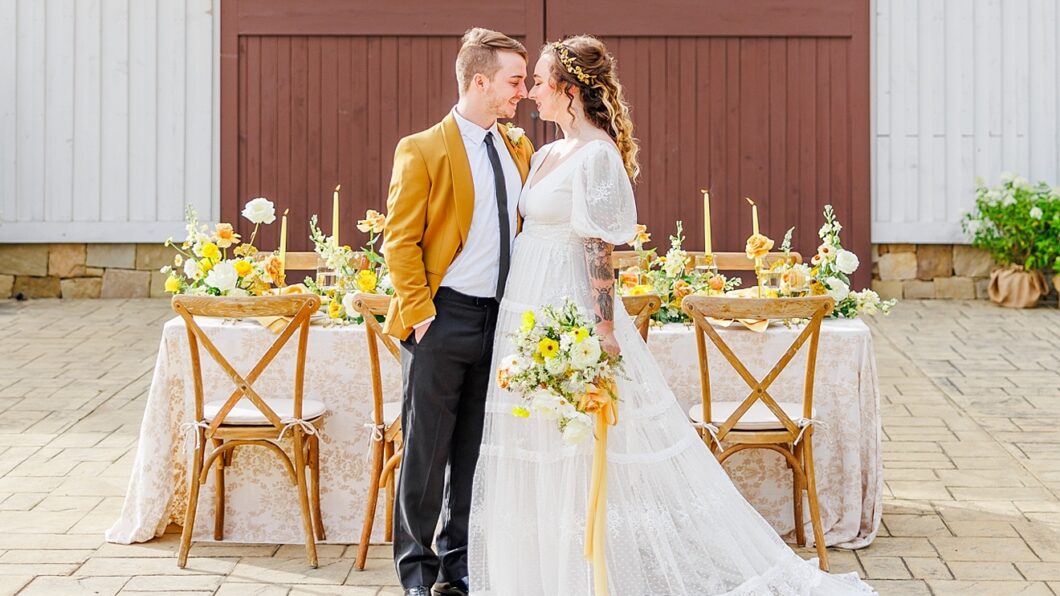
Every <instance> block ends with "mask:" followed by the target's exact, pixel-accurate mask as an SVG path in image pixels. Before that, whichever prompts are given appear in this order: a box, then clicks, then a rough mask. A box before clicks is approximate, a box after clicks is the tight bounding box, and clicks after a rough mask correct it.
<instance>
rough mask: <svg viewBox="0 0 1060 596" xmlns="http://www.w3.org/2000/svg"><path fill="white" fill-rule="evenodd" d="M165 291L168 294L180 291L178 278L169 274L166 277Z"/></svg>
mask: <svg viewBox="0 0 1060 596" xmlns="http://www.w3.org/2000/svg"><path fill="white" fill-rule="evenodd" d="M166 291H167V292H169V293H170V294H176V293H177V292H179V291H180V278H178V277H175V276H170V277H167V278H166Z"/></svg>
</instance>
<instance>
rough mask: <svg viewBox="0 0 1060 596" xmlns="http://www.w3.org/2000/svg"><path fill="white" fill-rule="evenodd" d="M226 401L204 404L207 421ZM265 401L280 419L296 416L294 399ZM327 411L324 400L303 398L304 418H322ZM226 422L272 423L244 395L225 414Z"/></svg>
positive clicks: (247, 423) (260, 424) (214, 415)
mask: <svg viewBox="0 0 1060 596" xmlns="http://www.w3.org/2000/svg"><path fill="white" fill-rule="evenodd" d="M225 401H227V400H223V399H218V400H215V401H210V402H206V403H205V404H203V414H204V415H205V418H206V421H207V422H213V419H214V418H215V417H216V416H217V413H218V412H220V411H221V407H222V406H224V405H225ZM265 403H266V404H268V406H269V407H270V408H272V411H273V412H276V415H277V416H279V417H280V420H287V419H289V418H293V417H294V400H293V399H266V400H265ZM327 411H328V410H327V408H326V407H324V402H322V401H317V400H315V399H303V400H302V419H304V420H312V419H314V418H320V417H321V416H323V415H324V413H325V412H327ZM224 424H245V425H247V426H266V425H270V424H272V423H271V422H269V419H268V418H266V417H265V414H262V413H261V410H259V409H258V408H257V406H255V405H254V402H252V401H250V400H249V399H247V398H245V397H244V398H243V399H241V400H239V401H238V402H237V403H236V406H235V407H234V408H232V411H231V412H229V413H228V415H227V416H225V420H224Z"/></svg>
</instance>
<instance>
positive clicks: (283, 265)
mask: <svg viewBox="0 0 1060 596" xmlns="http://www.w3.org/2000/svg"><path fill="white" fill-rule="evenodd" d="M288 211H289V209H284V210H283V217H281V218H280V270H281V271H283V270H286V269H287V212H288Z"/></svg>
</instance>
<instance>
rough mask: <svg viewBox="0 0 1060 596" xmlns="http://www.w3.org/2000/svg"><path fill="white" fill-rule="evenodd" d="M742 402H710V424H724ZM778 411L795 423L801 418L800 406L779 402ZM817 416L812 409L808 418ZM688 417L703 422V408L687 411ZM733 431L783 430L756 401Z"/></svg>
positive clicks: (776, 419)
mask: <svg viewBox="0 0 1060 596" xmlns="http://www.w3.org/2000/svg"><path fill="white" fill-rule="evenodd" d="M741 403H742V402H738V401H721V402H717V401H712V402H710V414H711V417H712V418H714V420H712V421H711V424H713V425H714V426H721V425H722V424H725V421H726V420H728V419H729V416H731V415H732V413H733V412H735V411H736V408H738V407H740V404H741ZM779 405H780V409H781V410H784V413H785V414H787V416H788V418H791V419H792V420H794V421H795V422H796V423H798V421H799V420H800V419H801V418H802V404H789V403H783V402H780V403H779ZM816 416H817V409H816V408H814V409H813V410H812V411H811V416H810V418H814V417H816ZM688 417H689V418H691V419H692V420H693V421H694V422H697V423H701V422H703V406H702V405H695V406H692V407H691V408H689V409H688ZM733 430H785V429H784V425H783V424H781V423H780V420H779V419H778V418H777V417H776V415H775V414H773V411H772V410H770V409H769V408H768V407H766V405H765V404H764V403H762V402H761V401H756V402H755V403H754V404H752V405H751V407H750V409H748V410H747V411H746V412H744V414H743V416H741V417H740V421H739V422H737V423H736V426H735V427H733Z"/></svg>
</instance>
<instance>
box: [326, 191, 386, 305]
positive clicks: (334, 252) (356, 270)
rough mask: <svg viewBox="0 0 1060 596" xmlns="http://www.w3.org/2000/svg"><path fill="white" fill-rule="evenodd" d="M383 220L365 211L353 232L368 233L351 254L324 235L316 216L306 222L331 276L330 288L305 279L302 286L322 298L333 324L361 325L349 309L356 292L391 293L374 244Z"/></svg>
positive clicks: (371, 212) (382, 264) (384, 265)
mask: <svg viewBox="0 0 1060 596" xmlns="http://www.w3.org/2000/svg"><path fill="white" fill-rule="evenodd" d="M384 221H385V217H384V216H383V215H382V214H381V213H379V212H377V211H375V210H372V209H369V210H368V211H367V212H366V213H365V217H364V219H362V220H359V221H358V222H357V229H358V230H359V231H361V232H363V233H366V234H368V241H367V242H366V243H365V244H364V246H362V247H361V249H360V250H359V251H354V250H353V249H352V248H351V247H349V246H346V245H339V244H337V243H336V242H334V241H333V239H332V237H331V236H325V235H324V233H323V232H322V231H321V230H320V227H319V225H317V216H315V215H314V216H313V217H312V218H310V220H309V232H310V234H309V236H310V239H312V241H313V250H314V252H316V254H317V256H319V257H320V259H321V261H323V263H324V267H326V268H327V269H328V270H329V271H331V272H333V273H334V286H331V287H321V286H320V284H318V283H317V282H316V281H315V280H313V279H312V278H308V277H307V278H306V280H305V284H306V287H308V288H309V289H310V290H311V291H312V292H314V293H316V294H319V295H320V296H321V297H322V298H323V300H322V304H323V305H324V306H325V308H327V313H328V317H329V319H330V320H331V321H332V322H334V323H336V324H343V323H347V322H354V323H358V324H359V323H362V322H363V321H362V320H361V316H360V315H359V314H358V313H357V311H356V310H354V308H353V295H354V294H356V293H357V292H364V293H366V294H387V295H393V294H394V288H393V286H392V285H391V284H390V275H389V271H388V270H387V266H386V262H385V261H384V260H383V257H382V255H380V254H379V253H377V252H376V250H375V244H376V242H378V241H379V239H380V238H381V237H382V233H383V223H384Z"/></svg>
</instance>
